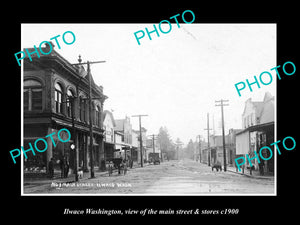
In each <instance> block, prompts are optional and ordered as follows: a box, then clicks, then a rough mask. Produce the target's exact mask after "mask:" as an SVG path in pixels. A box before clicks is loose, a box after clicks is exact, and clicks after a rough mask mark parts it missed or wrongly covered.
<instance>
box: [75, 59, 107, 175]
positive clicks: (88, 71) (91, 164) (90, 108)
mask: <svg viewBox="0 0 300 225" xmlns="http://www.w3.org/2000/svg"><path fill="white" fill-rule="evenodd" d="M105 62H106V61H94V62H90V61H87V62H86V63H81V62H79V63H76V64H73V65H83V64H87V76H88V78H89V98H88V99H89V117H90V118H89V122H90V167H91V178H95V173H94V157H93V123H92V122H93V121H92V75H91V69H90V64H95V63H105ZM101 129H102V127H101ZM99 154H100V153H99ZM99 163H100V162H99Z"/></svg>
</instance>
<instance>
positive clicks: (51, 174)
mask: <svg viewBox="0 0 300 225" xmlns="http://www.w3.org/2000/svg"><path fill="white" fill-rule="evenodd" d="M48 169H49V177H50V178H53V176H54V159H53V158H51V159H50V161H49V163H48Z"/></svg>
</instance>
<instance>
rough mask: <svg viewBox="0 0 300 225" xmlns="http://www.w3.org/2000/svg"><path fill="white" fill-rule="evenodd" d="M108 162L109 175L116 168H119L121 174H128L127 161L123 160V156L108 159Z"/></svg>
mask: <svg viewBox="0 0 300 225" xmlns="http://www.w3.org/2000/svg"><path fill="white" fill-rule="evenodd" d="M107 161H108V163H107V165H108V168H107V169H108V175H109V176H111V174H112V173H113V171H114V169H118V173H119V174H124V175H125V174H126V172H127V165H126V163H125V162H123V159H122V158H112V159H110V160H107Z"/></svg>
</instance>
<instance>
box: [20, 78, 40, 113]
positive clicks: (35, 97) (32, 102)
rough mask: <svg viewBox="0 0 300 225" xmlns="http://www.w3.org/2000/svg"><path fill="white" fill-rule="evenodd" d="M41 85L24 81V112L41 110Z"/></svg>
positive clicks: (31, 80)
mask: <svg viewBox="0 0 300 225" xmlns="http://www.w3.org/2000/svg"><path fill="white" fill-rule="evenodd" d="M42 91H43V89H42V84H41V83H40V82H39V81H37V80H33V79H30V80H25V81H24V98H23V101H24V111H33V110H42V109H43V104H42Z"/></svg>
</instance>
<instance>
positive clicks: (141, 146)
mask: <svg viewBox="0 0 300 225" xmlns="http://www.w3.org/2000/svg"><path fill="white" fill-rule="evenodd" d="M142 116H148V115H133V116H132V117H139V126H140V152H141V167H143V138H142V120H141V117H142Z"/></svg>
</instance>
